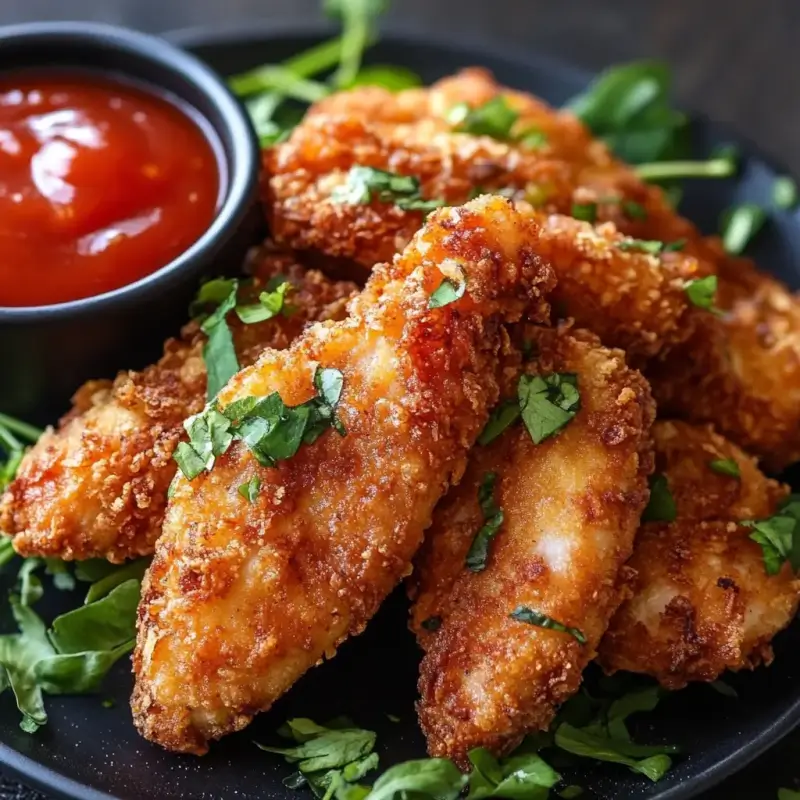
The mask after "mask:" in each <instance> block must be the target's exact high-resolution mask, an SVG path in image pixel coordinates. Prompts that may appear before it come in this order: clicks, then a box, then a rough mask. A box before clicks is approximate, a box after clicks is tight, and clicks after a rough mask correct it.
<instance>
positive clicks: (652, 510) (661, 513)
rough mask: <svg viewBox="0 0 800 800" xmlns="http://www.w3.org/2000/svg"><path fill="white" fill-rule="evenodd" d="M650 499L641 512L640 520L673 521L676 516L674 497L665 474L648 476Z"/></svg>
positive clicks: (676, 509) (676, 508)
mask: <svg viewBox="0 0 800 800" xmlns="http://www.w3.org/2000/svg"><path fill="white" fill-rule="evenodd" d="M649 483H650V500H649V501H648V503H647V507H646V508H645V510H644V513H643V514H642V522H674V521H675V518H676V517H677V516H678V507H677V506H676V505H675V498H674V497H673V496H672V492H671V491H670V489H669V483H668V482H667V477H666V475H662V474H660V473H659V474H656V475H651V476H650V478H649Z"/></svg>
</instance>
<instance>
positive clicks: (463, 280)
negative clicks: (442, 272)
mask: <svg viewBox="0 0 800 800" xmlns="http://www.w3.org/2000/svg"><path fill="white" fill-rule="evenodd" d="M459 272H460V277H459V279H458V280H454V279H453V278H450V277H445V278H444V280H443V281H442V282H441V283H440V284H439V285H438V286H437V287H436V289H434V291H433V292H432V293H431V296H430V299H429V300H428V308H442V307H443V306H449V305H450V303H455V302H456V300H460V299H461V298H462V297H463V296H464V292H465V291H466V290H467V276H466V274H465V273H464V270H463V269H461V268H460V267H459Z"/></svg>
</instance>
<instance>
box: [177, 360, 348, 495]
mask: <svg viewBox="0 0 800 800" xmlns="http://www.w3.org/2000/svg"><path fill="white" fill-rule="evenodd" d="M343 382H344V376H343V375H342V373H341V372H340V371H339V370H338V369H331V368H326V367H317V369H316V371H315V373H314V381H313V383H314V388H315V389H316V391H317V396H316V397H313V398H312V399H311V400H308V401H307V402H305V403H302V404H301V405H299V406H287V405H285V404H284V402H283V400H281V397H280V395H279V394H278V393H277V392H273V393H272V394H270V395H268V396H267V397H263V398H259V397H245V398H242V399H240V400H236V401H235V402H233V403H231V404H230V405H229V406H228V407H227V408H226V409H225V410H224V412H220V411H219V409H218V408H217V406H216V405H215V404H214V403H212V404H210V405H209V406H207V407H206V408H205V409H204V410H203V411H202V412H201V413H200V414H196V415H195V416H193V417H189V419H187V420H186V422H185V423H184V428H185V429H186V432H187V433H188V434H189V441H188V442H181V444H179V445H178V447H177V448H176V450H175V455H174V458H175V461H176V462H177V463H178V466H179V468H180V470H181V472H182V473H183V474H184V475H185V476H186V478H188V479H189V480H193V479H194V478H196V477H197V476H198V475H199V474H200V473H201V472H203V471H204V470H206V471H207V470H211V469H212V468H213V466H214V462H215V460H216V459H217V458H218V457H219V456H221V455H223V454H224V453H226V452H227V450H228V448H229V447H230V446H231V443H232V442H233V441H235V440H240V441H242V442H244V443H245V444H246V445H247V447H248V449H249V450H250V452H251V453H252V454H253V455H254V456H255V458H256V460H257V461H258V463H259V464H261V465H262V466H265V467H274V466H275V464H276V463H277V462H278V461H284V460H286V459H288V458H291V457H292V456H294V455H295V453H297V451H298V450H299V449H300V445H302V444H303V443H305V444H312V443H313V442H315V441H316V440H317V439H318V438H319V437H320V436H321V435H322V434H323V433H324V432H325V431H326V430H327V429H328V428H333V429H334V430H335V431H336V432H337V433H338V434H339V435H340V436H345V435H346V433H347V431H346V430H345V427H344V425H343V424H342V422H341V420H340V419H339V418H338V417H337V416H336V405H337V404H338V402H339V397H340V396H341V392H342V386H343Z"/></svg>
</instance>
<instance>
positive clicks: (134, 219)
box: [0, 74, 220, 306]
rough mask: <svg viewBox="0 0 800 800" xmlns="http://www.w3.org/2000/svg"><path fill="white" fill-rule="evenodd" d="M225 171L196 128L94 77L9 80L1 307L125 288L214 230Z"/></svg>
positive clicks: (2, 149) (0, 229) (5, 90)
mask: <svg viewBox="0 0 800 800" xmlns="http://www.w3.org/2000/svg"><path fill="white" fill-rule="evenodd" d="M219 189H220V178H219V167H218V163H217V159H216V157H215V155H214V150H213V149H212V147H211V144H210V143H209V141H208V139H207V138H206V136H205V135H204V134H203V132H202V131H201V130H200V128H199V127H198V125H197V124H196V123H195V122H194V121H193V120H192V119H191V118H190V117H189V116H187V114H185V113H184V112H183V111H181V110H180V109H179V108H178V107H176V106H174V105H172V104H171V103H170V102H168V101H167V100H164V99H162V98H160V97H158V96H156V95H154V94H150V93H148V92H145V91H143V90H141V89H138V88H135V87H133V86H129V85H127V84H124V83H117V82H112V81H110V80H107V79H105V78H103V77H100V76H96V77H95V76H92V75H88V74H87V75H78V74H76V75H71V76H70V75H64V76H60V75H59V76H54V75H39V76H38V77H36V76H24V75H21V76H17V77H14V76H6V77H3V78H0V306H43V305H50V304H53V303H61V302H65V301H68V300H78V299H80V298H82V297H91V296H94V295H98V294H101V293H103V292H107V291H110V290H111V289H116V288H119V287H120V286H125V285H126V284H129V283H132V282H134V281H136V280H138V279H139V278H143V277H144V276H145V275H148V274H150V273H152V272H155V271H156V270H158V269H159V268H160V267H163V266H164V265H165V264H167V263H168V262H169V261H171V260H172V259H173V258H175V257H176V256H177V255H179V254H180V253H181V252H183V251H184V250H186V248H187V247H189V246H190V245H191V244H192V243H193V242H195V241H196V240H197V239H198V238H199V237H200V236H201V235H202V233H203V232H204V231H205V230H206V228H207V227H208V225H209V223H210V222H211V220H212V218H213V216H214V212H215V210H216V207H217V201H218V196H219Z"/></svg>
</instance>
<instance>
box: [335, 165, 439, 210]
mask: <svg viewBox="0 0 800 800" xmlns="http://www.w3.org/2000/svg"><path fill="white" fill-rule="evenodd" d="M373 200H377V201H378V202H381V203H392V204H394V205H395V206H397V207H398V208H401V209H403V211H433V209H435V208H440V207H441V206H443V205H444V204H445V201H444V200H426V199H425V198H424V197H423V196H422V194H421V187H420V182H419V178H416V177H414V176H411V175H398V174H396V173H394V172H386V171H385V170H382V169H375V168H373V167H362V166H355V167H351V168H350V170H349V172H348V173H347V177H346V179H345V183H344V184H343V185H342V186H337V187H336V188H335V189H334V190H333V192H331V202H332V203H341V204H344V205H366V204H367V203H371V202H372V201H373Z"/></svg>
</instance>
